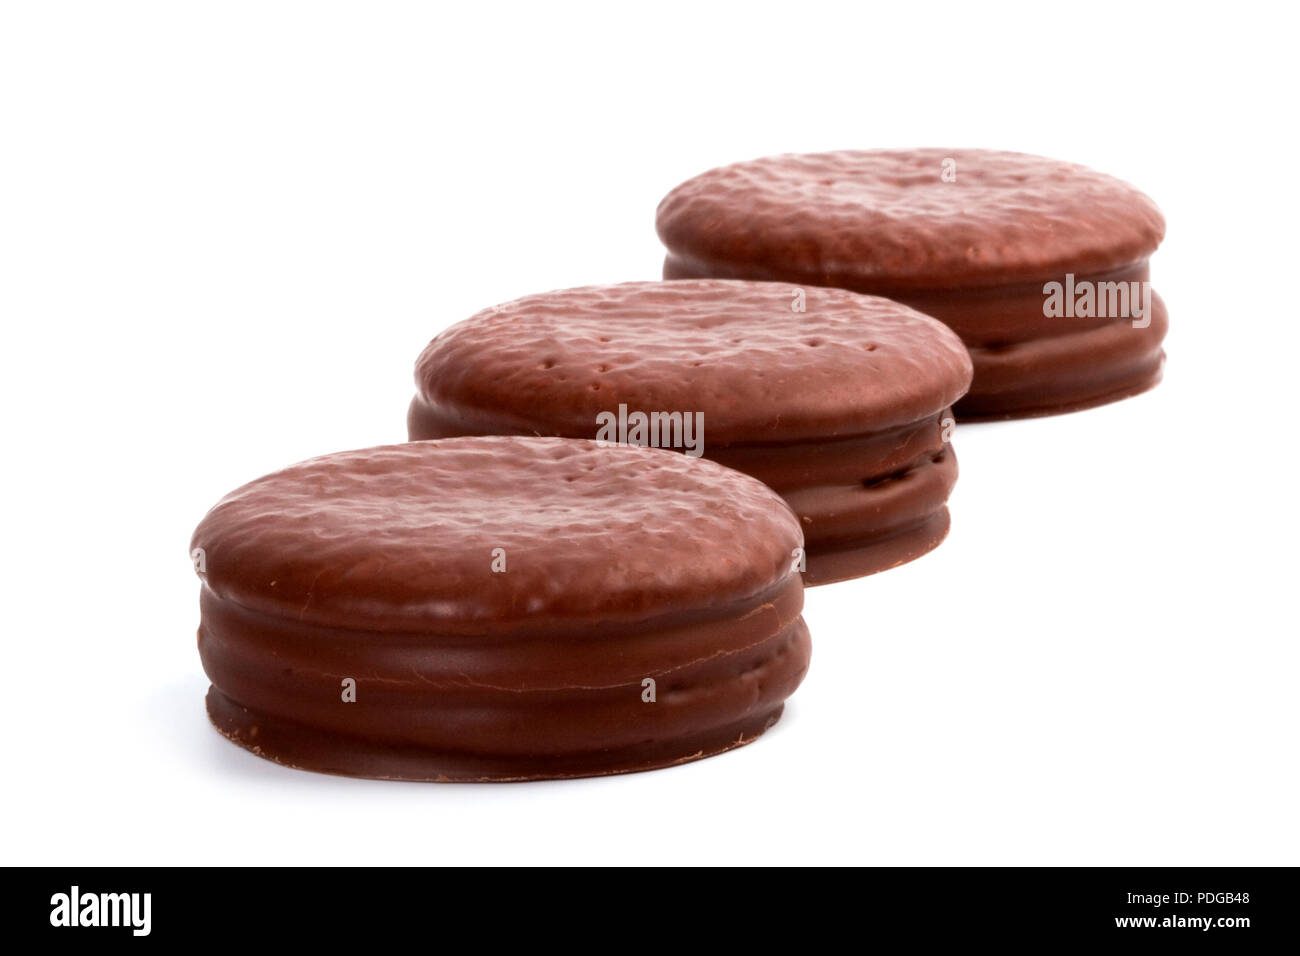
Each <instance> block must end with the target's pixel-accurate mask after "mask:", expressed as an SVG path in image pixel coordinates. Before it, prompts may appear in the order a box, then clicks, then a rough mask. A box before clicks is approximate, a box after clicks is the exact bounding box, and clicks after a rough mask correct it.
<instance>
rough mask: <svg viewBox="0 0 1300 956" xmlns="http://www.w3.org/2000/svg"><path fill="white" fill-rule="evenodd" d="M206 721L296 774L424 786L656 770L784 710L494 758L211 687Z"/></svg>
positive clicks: (731, 739) (743, 733) (741, 737)
mask: <svg viewBox="0 0 1300 956" xmlns="http://www.w3.org/2000/svg"><path fill="white" fill-rule="evenodd" d="M206 704H207V712H208V719H209V720H210V721H211V722H212V725H213V727H215V728H216V730H217V732H218V733H220V734H221V735H222V736H223V737H225V738H226V739H227V740H229V741H231V742H232V743H235V744H237V745H239V746H240V747H242V748H244V749H245V750H247V751H249V752H250V753H253V754H255V755H257V756H258V757H261V758H263V759H265V760H269V761H271V762H272V763H277V764H280V765H281V766H284V767H289V768H291V769H294V770H305V771H310V772H313V773H324V774H333V775H336V776H344V777H365V778H369V779H373V780H402V781H410V782H422V783H515V782H525V781H530V780H564V779H572V778H577V777H600V776H609V775H612V774H623V773H639V772H641V771H644V770H660V769H663V768H665V767H672V766H676V765H678V764H683V763H691V762H693V761H696V760H703V759H704V758H706V757H712V756H716V755H717V754H721V753H725V752H726V751H728V750H734V749H736V748H738V747H743V746H744V745H746V744H748V743H752V742H753V741H754V740H756V739H757V738H758V737H760V736H762V734H763V733H764V732H765V731H767V730H768V729H769V728H770V727H772V726H773V725H774V724H775V723H776V722H777V721H778V720H779V719H780V718H781V714H782V712H783V710H784V709H785V703H784V701H782V702H781V703H779V704H777V705H776V706H775V707H773V708H771V709H769V710H766V711H764V712H762V713H760V714H756V715H749V716H746V717H745V718H743V719H742V720H739V721H736V722H735V723H732V724H728V725H726V726H724V727H718V728H712V729H710V730H708V731H705V732H702V733H699V734H695V735H691V736H688V737H678V738H674V739H671V740H663V741H656V742H654V743H652V744H646V745H643V746H636V747H626V748H621V749H614V750H598V751H593V752H590V753H582V754H563V755H536V756H528V757H519V756H509V757H502V756H494V755H480V754H472V753H444V752H438V751H434V750H430V749H426V748H422V747H416V746H410V745H401V744H391V743H385V742H383V741H378V740H373V739H370V738H363V737H353V736H349V735H344V734H338V733H331V732H328V731H323V730H319V729H316V728H313V727H308V726H305V725H302V724H297V723H294V722H292V721H286V720H284V719H283V718H279V717H273V716H270V715H267V714H263V713H259V712H257V711H254V710H251V709H250V708H247V707H244V706H243V705H242V704H240V703H238V702H237V701H234V700H232V699H231V698H229V697H227V696H226V695H225V694H223V693H222V692H221V691H220V690H218V689H217V688H216V687H215V686H209V688H208V694H207V698H206Z"/></svg>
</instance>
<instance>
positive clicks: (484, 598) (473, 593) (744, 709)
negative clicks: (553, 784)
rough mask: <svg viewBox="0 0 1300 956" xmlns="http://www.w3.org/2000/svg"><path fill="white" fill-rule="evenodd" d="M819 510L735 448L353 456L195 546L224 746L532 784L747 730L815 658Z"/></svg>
mask: <svg viewBox="0 0 1300 956" xmlns="http://www.w3.org/2000/svg"><path fill="white" fill-rule="evenodd" d="M802 543H803V539H802V535H801V533H800V529H799V523H798V521H796V520H795V517H794V515H792V514H791V513H790V509H789V508H788V507H787V506H786V504H785V503H784V502H783V501H782V500H781V499H780V498H779V497H778V496H777V495H775V494H774V493H773V492H772V491H770V490H769V489H768V488H766V487H764V486H763V485H762V484H761V483H760V482H758V481H755V480H754V479H753V478H750V477H748V476H746V475H742V474H739V473H738V472H735V471H731V470H729V469H726V468H723V467H721V466H719V465H716V464H713V463H712V462H692V461H689V460H687V459H686V458H683V457H682V456H680V455H675V454H671V453H669V452H666V451H658V450H655V449H649V448H626V447H617V446H605V445H601V444H599V443H597V442H594V441H571V440H567V439H554V438H531V439H530V438H512V437H488V438H463V439H452V440H448V441H437V442H417V443H412V444H405V445H395V446H387V447H379V448H369V449H365V450H361V451H350V452H343V453H340V454H334V455H327V456H325V457H323V458H316V459H313V460H311V461H306V462H303V463H301V464H298V465H294V466H292V467H290V468H286V469H284V470H283V471H278V472H276V473H274V474H271V475H268V476H266V477H264V478H260V479H258V480H256V481H254V482H251V483H250V484H247V485H245V486H244V487H242V488H240V489H238V490H237V491H234V492H232V493H231V494H229V495H227V496H226V497H225V498H224V499H222V500H221V501H220V502H219V503H218V504H217V505H216V506H215V507H214V508H213V509H212V510H211V511H210V512H208V514H207V516H206V517H205V518H204V519H203V521H202V522H201V523H200V524H199V526H198V529H197V530H196V531H195V532H194V538H193V542H192V545H191V548H192V552H193V554H194V557H195V567H196V569H197V570H198V572H199V576H200V578H201V579H202V583H203V586H202V589H201V596H200V613H201V622H200V626H199V655H200V657H201V658H202V661H203V668H204V670H205V671H206V672H207V674H208V677H209V678H210V679H211V681H212V687H211V689H210V690H209V692H208V698H207V706H208V713H209V715H210V717H211V719H212V722H213V724H215V725H216V727H217V729H218V730H219V731H220V732H221V733H222V734H224V735H225V736H226V737H228V738H230V739H231V740H233V741H234V742H235V743H237V744H239V745H240V746H242V747H245V748H247V749H249V750H251V751H253V752H254V753H256V754H258V755H260V756H262V757H267V758H269V759H271V760H274V761H276V762H278V763H281V764H286V765H288V766H291V767H297V768H301V769H305V770H316V771H323V772H327V773H339V774H348V775H354V776H363V777H379V778H389V779H401V780H445V781H472V780H479V781H510V780H532V779H539V778H553V777H579V776H590V775H597V774H611V773H623V772H629V771H636V770H649V769H653V768H656V767H666V766H670V765H672V764H677V763H683V762H685V761H690V760H695V759H698V758H700V757H707V756H710V755H712V754H717V753H721V752H722V751H725V750H730V749H731V748H733V747H738V746H740V745H742V744H746V743H749V742H750V741H752V740H753V739H754V738H755V737H757V736H758V735H759V734H761V733H763V731H764V730H766V729H767V728H768V727H770V726H771V725H772V724H773V723H775V721H776V720H777V718H778V717H779V716H780V714H781V710H782V707H783V705H784V701H785V699H786V698H787V697H788V696H790V694H791V693H793V691H794V689H795V688H796V687H797V686H798V685H799V682H800V681H801V680H802V679H803V676H804V673H805V672H806V670H807V668H808V660H809V655H810V644H809V637H808V630H807V627H806V626H805V625H804V622H803V618H802V617H801V616H800V611H801V609H802V607H803V590H802V584H801V582H800V580H799V574H798V573H797V572H796V571H795V570H794V563H795V561H796V560H797V555H798V553H799V549H800V547H801V546H802Z"/></svg>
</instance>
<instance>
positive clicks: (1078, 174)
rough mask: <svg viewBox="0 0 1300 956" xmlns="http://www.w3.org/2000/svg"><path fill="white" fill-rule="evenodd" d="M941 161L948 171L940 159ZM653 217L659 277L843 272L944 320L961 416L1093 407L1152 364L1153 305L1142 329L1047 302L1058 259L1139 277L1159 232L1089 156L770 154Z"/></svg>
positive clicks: (680, 195)
mask: <svg viewBox="0 0 1300 956" xmlns="http://www.w3.org/2000/svg"><path fill="white" fill-rule="evenodd" d="M947 159H952V160H954V161H955V163H956V166H955V171H956V180H955V181H953V182H945V181H943V179H942V178H941V175H940V174H941V170H942V165H941V164H942V163H943V162H944V160H947ZM657 226H658V231H659V235H660V237H661V238H662V239H663V241H664V244H665V245H666V246H667V248H668V255H667V258H666V260H665V263H664V277H665V278H669V279H684V278H704V277H720V278H747V279H759V280H778V281H783V282H792V283H807V284H818V285H827V286H837V287H841V288H845V289H851V290H854V291H857V292H862V293H868V294H872V295H881V296H887V297H889V298H893V299H897V300H898V301H901V302H904V303H906V304H908V305H910V306H912V307H913V308H916V309H917V310H919V311H922V312H925V313H926V314H929V315H933V316H935V317H937V318H940V319H942V320H943V321H944V322H946V323H947V324H949V325H950V326H951V327H952V328H953V329H955V330H956V331H957V332H958V333H959V334H960V335H961V336H962V339H963V341H965V342H966V344H967V345H968V346H969V347H970V349H971V355H972V359H973V362H974V371H975V374H974V381H973V384H972V386H971V389H970V392H969V393H968V394H967V396H966V397H965V399H964V400H963V401H962V402H960V403H958V405H957V412H958V414H959V415H960V416H961V417H963V418H978V417H1018V416H1021V415H1030V414H1046V413H1051V412H1057V411H1066V410H1072V409H1075V408H1081V407H1087V406H1090V405H1095V404H1100V403H1102V402H1104V401H1110V400H1114V399H1116V398H1120V397H1124V396H1126V395H1130V394H1135V393H1136V392H1140V391H1143V390H1145V389H1146V388H1150V387H1151V386H1152V385H1154V384H1155V383H1156V382H1158V381H1159V378H1160V373H1161V368H1162V365H1163V360H1164V353H1163V352H1162V351H1161V348H1160V345H1161V341H1162V339H1163V337H1164V330H1165V328H1166V327H1167V315H1166V314H1165V312H1164V308H1163V305H1157V306H1156V308H1155V309H1154V310H1153V311H1154V312H1155V313H1156V314H1155V315H1154V317H1153V321H1152V322H1151V324H1150V326H1148V327H1146V328H1134V327H1132V325H1131V323H1129V322H1128V321H1127V320H1124V319H1121V320H1118V321H1116V320H1114V319H1105V320H1088V319H1075V318H1048V317H1046V316H1044V314H1043V301H1044V293H1043V285H1044V283H1046V282H1048V281H1059V280H1061V279H1063V277H1064V275H1065V274H1066V273H1072V274H1073V275H1074V276H1076V277H1077V279H1079V280H1086V281H1107V280H1110V279H1115V278H1117V273H1123V274H1124V275H1125V276H1126V277H1134V278H1136V277H1137V274H1140V275H1141V280H1142V281H1145V279H1146V275H1147V271H1146V270H1147V266H1146V260H1147V258H1148V257H1149V256H1150V255H1151V253H1152V252H1154V251H1155V249H1156V247H1157V246H1158V245H1159V243H1160V241H1161V239H1162V238H1163V236H1164V230H1165V223H1164V219H1163V217H1162V216H1161V214H1160V211H1159V209H1158V208H1157V207H1156V206H1155V204H1154V203H1153V202H1152V201H1151V200H1150V199H1149V198H1147V197H1146V196H1145V195H1144V194H1142V193H1141V192H1139V191H1138V190H1136V189H1134V188H1133V187H1132V186H1129V185H1128V184H1126V183H1124V182H1122V181H1120V180H1118V179H1115V178H1113V177H1110V176H1106V175H1104V174H1102V173H1098V172H1095V171H1093V170H1091V169H1087V168H1086V167H1083V166H1078V165H1075V164H1072V163H1064V162H1059V161H1056V160H1051V159H1044V158H1042V157H1038V156H1029V155H1025V154H1022V153H1008V152H995V151H989V150H953V149H918V150H870V151H844V152H835V153H823V154H813V155H784V156H772V157H767V158H764V159H759V160H754V161H751V162H744V163H737V164H735V165H732V166H726V167H722V168H719V169H714V170H711V171H709V172H706V173H703V174H702V175H700V176H697V177H695V178H693V179H691V180H688V181H687V182H685V183H683V184H682V185H680V186H678V187H677V188H676V189H674V190H673V191H672V192H670V193H669V194H668V196H667V197H665V199H664V200H663V202H662V203H661V204H660V206H659V211H658V216H657ZM1157 301H1158V300H1157ZM1103 325H1104V326H1107V327H1108V332H1107V333H1106V334H1100V335H1094V336H1092V337H1088V336H1084V335H1081V333H1083V332H1087V331H1095V330H1097V329H1099V328H1100V327H1101V326H1103ZM1124 329H1128V333H1127V334H1125V335H1124V336H1123V338H1117V337H1118V336H1120V334H1121V333H1122V332H1123V330H1124ZM1056 339H1061V340H1063V341H1054V340H1056ZM1040 343H1041V344H1042V348H1041V350H1040V349H1039V348H1038V347H1037V346H1038V345H1039V344H1040ZM1009 349H1014V350H1015V351H1016V352H1017V355H1016V357H1015V359H1014V360H1008V359H1007V356H1006V354H1005V352H1006V351H1007V350H1009Z"/></svg>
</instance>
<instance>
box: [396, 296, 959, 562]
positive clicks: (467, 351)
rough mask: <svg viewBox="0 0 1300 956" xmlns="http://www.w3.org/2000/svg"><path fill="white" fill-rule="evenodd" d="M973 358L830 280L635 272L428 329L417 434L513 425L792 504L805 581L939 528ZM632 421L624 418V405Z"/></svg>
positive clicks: (933, 325) (412, 412)
mask: <svg viewBox="0 0 1300 956" xmlns="http://www.w3.org/2000/svg"><path fill="white" fill-rule="evenodd" d="M970 375H971V366H970V358H969V356H968V355H967V353H966V350H965V349H964V348H963V347H962V343H961V341H960V339H958V338H957V336H956V335H954V334H953V333H952V332H951V331H950V330H949V329H948V328H946V327H945V326H944V325H943V324H942V323H940V322H937V321H935V320H934V319H931V318H928V317H927V316H924V315H921V314H920V313H917V312H915V311H913V310H912V309H909V308H907V307H905V306H902V305H899V304H898V303H896V302H891V301H889V300H887V299H880V298H874V297H869V296H862V295H857V294H854V293H851V292H846V291H843V290H839V289H825V288H817V287H810V288H807V289H805V288H802V287H795V286H790V285H785V284H780V283H761V282H733V281H717V280H704V281H682V282H630V283H624V284H621V285H612V286H591V287H586V288H579V289H568V290H563V291H558V292H550V293H545V294H542V295H534V296H528V297H526V298H523V299H518V300H516V301H514V302H510V303H507V304H504V305H500V306H495V307H493V308H490V309H485V310H484V311H482V312H480V313H478V314H477V315H475V316H473V317H471V318H469V319H467V320H465V321H463V322H461V323H459V324H457V325H454V326H452V327H451V328H450V329H448V330H447V331H445V332H443V333H442V334H441V335H439V336H438V337H437V338H435V339H434V340H433V341H432V342H431V343H430V344H429V345H428V347H427V348H426V349H425V350H424V352H423V354H422V355H421V356H420V358H419V360H418V362H417V364H416V372H415V378H416V386H417V393H416V396H415V398H414V400H413V401H412V403H411V406H410V409H409V412H408V417H407V424H408V429H409V433H410V437H411V438H412V439H429V438H447V437H452V436H458V435H484V434H515V435H552V436H563V437H569V438H596V439H601V440H604V441H610V442H625V443H634V444H651V445H657V446H659V447H669V448H674V449H676V450H678V451H681V452H684V453H685V454H686V455H688V456H691V457H699V456H701V455H702V456H704V457H707V458H711V459H713V460H715V461H718V462H721V463H723V464H725V465H729V466H731V467H733V468H736V469H739V470H741V471H744V472H746V473H748V474H750V475H753V476H754V477H756V478H759V479H761V480H762V481H763V482H765V483H766V484H768V485H769V486H770V487H772V488H773V489H775V490H776V491H778V492H779V493H780V494H781V495H782V496H784V497H785V499H786V501H788V502H789V503H790V505H791V507H792V508H793V509H794V511H795V512H796V514H798V516H799V519H800V522H801V524H802V526H803V531H804V535H805V538H806V540H807V545H806V547H807V554H806V573H805V581H806V583H808V584H823V583H827V582H829V581H835V580H842V579H844V578H849V577H857V576H860V575H863V574H869V573H872V572H875V571H880V570H884V569H886V568H891V567H894V566H896V565H898V564H902V563H903V562H905V561H908V560H911V559H913V558H915V557H918V556H920V555H921V554H924V553H926V552H927V551H929V550H931V549H932V548H934V547H935V546H936V545H937V544H938V543H939V542H940V541H941V540H942V539H943V537H944V536H945V534H946V533H947V530H948V510H947V506H946V501H947V498H948V493H949V492H950V491H951V489H952V486H953V483H954V481H955V480H956V476H957V461H956V458H955V456H954V455H953V452H952V449H951V447H950V445H949V442H948V439H949V438H950V436H951V424H952V420H951V419H950V418H949V417H948V413H949V409H950V406H951V405H952V403H953V402H954V401H956V400H957V399H958V398H959V397H960V396H961V395H962V393H963V392H964V391H965V390H966V388H967V386H968V385H969V383H970ZM638 416H639V417H638Z"/></svg>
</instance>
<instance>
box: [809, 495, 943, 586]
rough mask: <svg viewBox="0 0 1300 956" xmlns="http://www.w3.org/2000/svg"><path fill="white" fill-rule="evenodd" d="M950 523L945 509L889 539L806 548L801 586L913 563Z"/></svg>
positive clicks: (939, 539) (931, 547)
mask: <svg viewBox="0 0 1300 956" xmlns="http://www.w3.org/2000/svg"><path fill="white" fill-rule="evenodd" d="M951 523H952V522H951V518H950V516H949V513H948V508H947V507H946V506H945V507H943V508H941V509H939V510H938V511H936V512H935V513H934V514H932V515H930V517H928V518H927V519H926V520H925V521H923V522H921V523H920V524H918V525H914V526H913V527H911V528H908V529H907V530H905V531H901V532H899V533H898V534H895V535H892V536H890V537H888V538H884V539H880V538H874V539H871V540H869V541H867V542H866V543H864V544H861V545H848V546H841V547H838V548H835V549H829V548H826V547H821V548H818V547H816V546H815V545H809V549H808V569H807V570H806V571H804V573H803V583H804V586H805V587H810V588H814V587H819V586H821V585H823V584H835V583H837V582H840V581H848V580H851V579H853V578H862V577H866V576H868V575H871V574H878V573H879V572H881V571H888V570H890V569H891V568H896V567H899V566H900V565H903V564H907V563H908V562H910V561H915V560H916V559H917V558H919V557H922V556H924V555H926V554H929V553H930V552H931V551H933V550H934V549H935V548H937V547H939V545H940V544H942V543H943V540H944V538H946V537H948V529H949V527H950V525H951Z"/></svg>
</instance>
